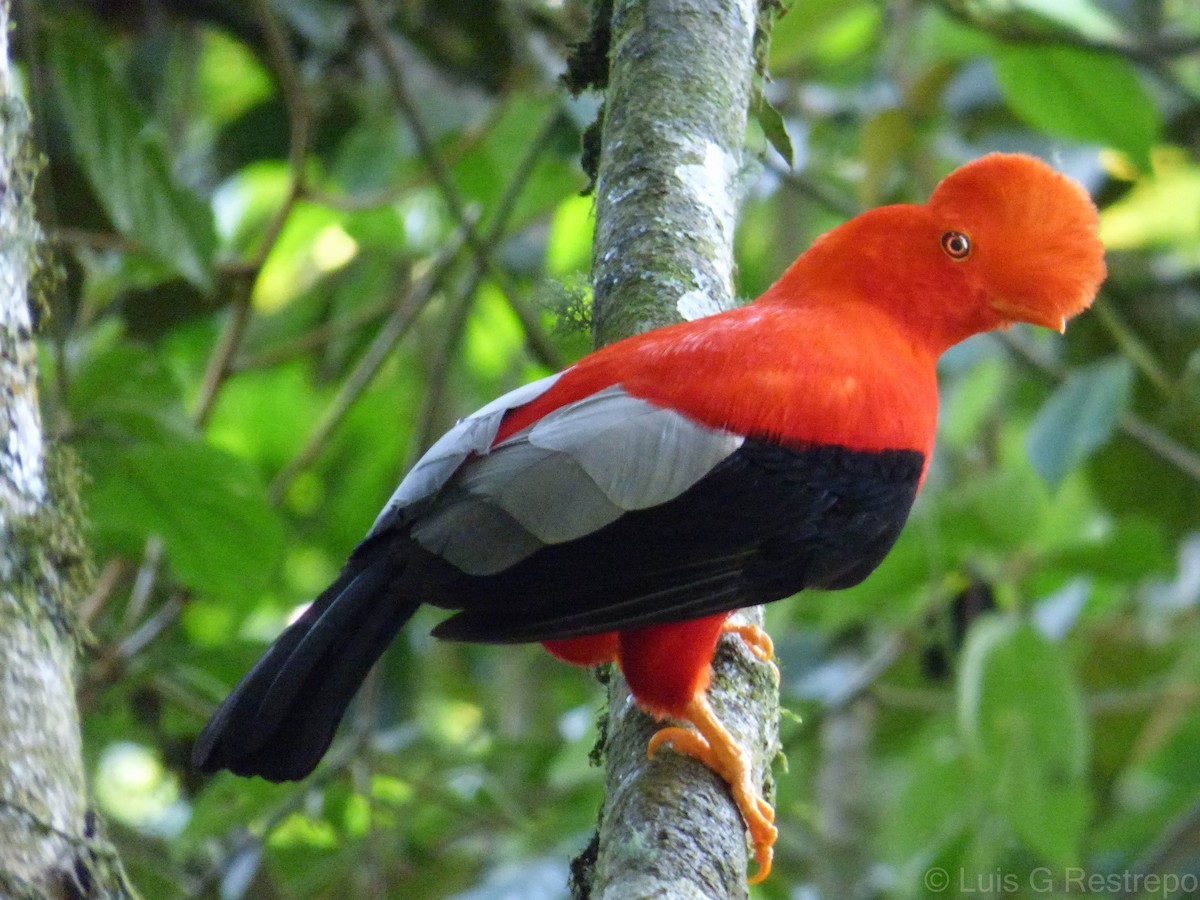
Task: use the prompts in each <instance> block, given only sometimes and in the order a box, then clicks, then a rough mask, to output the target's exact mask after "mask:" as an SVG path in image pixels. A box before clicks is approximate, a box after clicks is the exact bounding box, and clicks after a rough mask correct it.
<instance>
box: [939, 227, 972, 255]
mask: <svg viewBox="0 0 1200 900" xmlns="http://www.w3.org/2000/svg"><path fill="white" fill-rule="evenodd" d="M942 250H944V251H945V253H946V255H947V256H948V257H950V258H951V259H966V258H967V257H968V256H970V255H971V239H970V238H969V237H967V236H966V235H965V234H963V233H962V232H961V231H947V232H946V233H945V234H943V235H942Z"/></svg>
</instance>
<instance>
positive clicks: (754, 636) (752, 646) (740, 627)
mask: <svg viewBox="0 0 1200 900" xmlns="http://www.w3.org/2000/svg"><path fill="white" fill-rule="evenodd" d="M721 631H722V632H723V633H725V634H736V635H737V636H738V637H740V638H741V639H742V641H743V642H744V643H745V645H746V649H748V650H749V651H750V652H751V653H753V654H754V656H755V657H756V658H757V659H759V660H761V661H762V662H765V663H766V664H767V665H768V666H770V667H771V671H772V672H774V673H775V680H776V681H779V680H780V677H781V676H780V674H779V666H777V665H775V642H774V641H772V640H771V636H770V635H769V634H767V633H766V632H765V631H763V629H762V628H760V627H759V626H757V625H753V624H750V623H748V622H726V623H725V625H724V626H723V627H722V629H721Z"/></svg>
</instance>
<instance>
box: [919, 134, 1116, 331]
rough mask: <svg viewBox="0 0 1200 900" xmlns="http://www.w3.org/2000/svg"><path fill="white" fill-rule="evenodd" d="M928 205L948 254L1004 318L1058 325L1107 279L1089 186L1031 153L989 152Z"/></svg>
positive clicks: (1000, 320)
mask: <svg viewBox="0 0 1200 900" xmlns="http://www.w3.org/2000/svg"><path fill="white" fill-rule="evenodd" d="M925 208H926V209H927V210H928V211H929V213H930V215H931V216H932V217H933V220H934V223H935V225H936V227H937V228H938V229H939V231H940V234H939V235H938V240H939V246H940V249H941V251H942V252H943V254H945V256H946V257H947V258H948V259H949V260H951V261H952V262H954V263H956V264H957V266H959V267H960V268H961V270H962V273H963V275H964V276H965V277H966V279H967V281H968V283H969V284H970V285H971V286H972V287H973V288H975V289H976V291H977V292H978V296H979V297H980V299H981V300H982V301H983V302H984V303H986V304H987V306H988V307H990V309H991V310H992V312H994V314H995V316H996V318H997V321H996V324H998V325H1007V324H1010V323H1012V322H1030V323H1032V324H1034V325H1043V326H1045V327H1047V328H1053V329H1055V330H1057V331H1062V330H1063V329H1064V328H1065V327H1066V323H1067V320H1068V319H1070V318H1071V317H1072V316H1074V315H1076V314H1077V313H1080V312H1082V311H1083V310H1084V309H1086V308H1087V307H1088V306H1090V305H1091V303H1092V300H1093V298H1094V297H1095V296H1096V291H1097V290H1098V289H1099V287H1100V283H1101V282H1102V281H1103V280H1104V275H1105V267H1104V247H1103V245H1102V244H1101V243H1100V235H1099V225H1100V220H1099V216H1098V215H1097V212H1096V207H1095V205H1094V204H1093V203H1092V201H1091V198H1090V197H1089V196H1088V194H1087V192H1086V191H1085V190H1084V189H1083V187H1082V186H1081V185H1080V184H1078V183H1077V182H1075V181H1073V180H1072V179H1070V178H1068V177H1067V176H1065V175H1063V174H1061V173H1059V172H1056V171H1055V170H1054V169H1052V168H1051V167H1050V166H1048V165H1046V164H1045V163H1044V162H1042V161H1041V160H1039V159H1036V158H1034V157H1032V156H1026V155H1024V154H1018V153H992V154H990V155H988V156H984V157H982V158H980V159H977V160H975V161H974V162H971V163H968V164H967V165H965V166H962V167H961V168H959V169H956V170H955V171H953V172H951V173H950V174H949V175H947V176H946V177H945V178H944V179H943V180H942V182H941V183H940V184H939V185H938V186H937V187H936V188H935V189H934V191H933V195H932V196H931V197H930V198H929V202H928V203H926V204H925Z"/></svg>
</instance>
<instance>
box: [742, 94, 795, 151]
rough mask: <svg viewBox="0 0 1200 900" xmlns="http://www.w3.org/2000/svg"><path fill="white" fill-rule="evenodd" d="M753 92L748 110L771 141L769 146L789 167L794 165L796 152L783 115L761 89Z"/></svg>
mask: <svg viewBox="0 0 1200 900" xmlns="http://www.w3.org/2000/svg"><path fill="white" fill-rule="evenodd" d="M755 94H756V96H755V98H754V101H753V104H752V105H751V107H750V111H751V112H752V113H754V118H755V119H757V120H758V125H759V127H760V128H762V130H763V134H765V135H766V136H767V140H768V141H770V142H771V146H772V147H774V148H775V152H776V153H778V154H779V155H780V156H782V157H783V161H784V162H785V163H787V164H788V168H789V169H790V168H792V167H793V166H794V165H795V157H796V152H795V150H794V149H792V138H791V136H790V135H789V134H788V132H787V126H786V125H785V124H784V122H783V116H781V115H780V114H779V110H777V109H776V108H775V107H773V106H772V105H771V102H770V101H769V100H768V99H767V98H766V97H764V96H763V93H762V90H761V89H758V90H757V91H756V92H755Z"/></svg>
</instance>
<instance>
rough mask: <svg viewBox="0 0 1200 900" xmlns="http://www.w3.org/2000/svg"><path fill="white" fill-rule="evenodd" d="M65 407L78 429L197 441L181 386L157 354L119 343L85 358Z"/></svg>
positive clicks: (76, 373) (73, 377) (136, 346)
mask: <svg viewBox="0 0 1200 900" xmlns="http://www.w3.org/2000/svg"><path fill="white" fill-rule="evenodd" d="M69 384H70V394H69V396H68V398H67V399H68V408H69V409H70V411H71V417H72V419H73V420H74V421H75V422H76V423H78V424H79V425H80V427H81V428H83V429H85V430H88V431H98V432H100V433H102V434H108V435H112V434H121V435H123V436H126V437H137V438H142V439H148V440H166V439H168V438H169V437H171V436H175V437H182V438H184V439H185V440H192V439H195V436H196V434H195V427H194V426H193V424H192V422H191V420H190V419H189V418H188V416H187V412H186V410H185V409H184V406H183V389H182V388H181V386H180V384H179V380H178V378H177V377H176V375H175V373H174V372H172V371H171V369H170V367H169V366H168V365H167V361H166V359H165V358H164V357H163V356H161V355H156V354H154V353H152V352H151V351H150V350H149V349H147V348H146V347H143V346H140V345H137V344H118V345H117V346H114V347H110V348H108V349H106V350H103V351H100V352H97V353H95V354H93V355H91V356H89V357H87V358H86V359H85V360H84V361H83V363H82V365H80V367H79V369H78V370H77V371H76V372H75V373H74V374H73V376H72V378H71V379H70V382H69Z"/></svg>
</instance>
